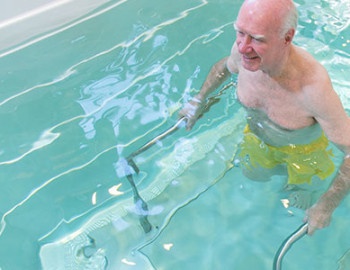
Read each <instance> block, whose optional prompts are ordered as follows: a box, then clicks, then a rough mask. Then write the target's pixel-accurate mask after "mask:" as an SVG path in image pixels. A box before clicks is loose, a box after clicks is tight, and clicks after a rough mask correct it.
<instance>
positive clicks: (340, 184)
mask: <svg viewBox="0 0 350 270" xmlns="http://www.w3.org/2000/svg"><path fill="white" fill-rule="evenodd" d="M349 191H350V155H347V156H346V157H345V158H344V161H343V164H342V165H341V166H340V168H339V172H338V175H337V176H336V178H335V179H334V180H333V182H332V184H331V185H330V187H329V189H328V190H327V191H326V192H325V193H324V194H323V195H322V196H321V198H320V199H319V202H318V203H321V204H323V207H325V208H327V210H328V211H331V212H333V211H334V210H335V209H336V208H337V207H338V205H339V204H340V203H341V201H342V200H343V199H344V197H345V196H346V195H347V194H348V193H349Z"/></svg>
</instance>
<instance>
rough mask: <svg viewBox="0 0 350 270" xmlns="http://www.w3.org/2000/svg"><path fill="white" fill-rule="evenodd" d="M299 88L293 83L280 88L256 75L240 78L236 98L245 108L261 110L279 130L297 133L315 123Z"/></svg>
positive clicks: (241, 76) (276, 84) (287, 83)
mask: <svg viewBox="0 0 350 270" xmlns="http://www.w3.org/2000/svg"><path fill="white" fill-rule="evenodd" d="M299 88H300V87H299V85H298V84H297V82H295V83H294V82H293V81H290V82H288V81H286V82H285V83H284V84H283V85H281V84H279V83H277V82H275V81H271V80H268V79H267V78H266V77H264V76H259V74H253V75H252V74H248V75H247V74H240V76H239V77H238V88H237V95H238V98H239V100H240V102H241V103H242V104H243V105H244V106H245V107H248V108H254V109H258V110H261V111H262V112H263V113H265V114H266V115H267V117H268V118H269V119H270V120H271V121H273V122H274V123H276V124H278V125H279V126H281V127H284V128H287V129H300V128H304V127H307V126H310V125H312V124H314V123H315V120H314V118H313V117H312V116H311V115H310V113H309V112H308V110H307V108H306V105H305V101H304V99H303V94H302V89H299Z"/></svg>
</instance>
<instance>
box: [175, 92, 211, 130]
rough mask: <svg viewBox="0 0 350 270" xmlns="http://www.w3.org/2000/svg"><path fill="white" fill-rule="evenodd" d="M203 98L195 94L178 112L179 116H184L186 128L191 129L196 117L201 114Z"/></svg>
mask: <svg viewBox="0 0 350 270" xmlns="http://www.w3.org/2000/svg"><path fill="white" fill-rule="evenodd" d="M204 107H205V106H204V104H203V100H202V99H201V98H200V97H199V96H198V95H197V96H195V97H193V98H192V99H191V100H190V101H189V102H188V103H186V104H185V105H184V107H183V108H182V109H181V111H180V112H179V117H186V118H187V123H186V129H187V130H191V129H192V127H193V126H194V124H195V123H196V121H197V119H198V118H199V117H200V116H201V115H202V114H203V110H204Z"/></svg>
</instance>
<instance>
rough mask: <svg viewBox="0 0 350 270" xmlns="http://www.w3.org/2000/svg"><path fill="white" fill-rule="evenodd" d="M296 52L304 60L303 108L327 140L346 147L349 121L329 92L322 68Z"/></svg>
mask: <svg viewBox="0 0 350 270" xmlns="http://www.w3.org/2000/svg"><path fill="white" fill-rule="evenodd" d="M299 52H300V54H299V55H300V57H302V59H303V60H304V61H302V64H301V65H302V66H301V70H302V71H303V76H302V77H303V85H304V86H303V91H302V92H303V94H302V97H303V100H304V106H305V108H307V110H308V111H309V112H310V114H311V115H312V116H313V117H314V118H315V119H316V121H317V122H319V123H320V125H321V126H322V128H323V130H324V131H325V133H326V135H327V136H328V138H329V139H330V140H332V141H333V142H335V143H337V144H339V145H346V146H349V145H350V137H349V136H348V134H349V133H350V118H349V117H348V116H347V114H346V112H345V110H344V107H343V104H342V102H341V100H340V98H339V96H338V94H337V92H336V91H335V90H334V88H333V85H332V82H331V78H330V77H329V74H328V72H327V70H326V68H325V67H324V66H323V65H322V64H321V63H319V62H318V61H317V60H316V59H315V58H314V57H313V56H312V55H311V54H309V53H308V52H306V51H304V50H303V49H300V51H299ZM345 134H347V135H345Z"/></svg>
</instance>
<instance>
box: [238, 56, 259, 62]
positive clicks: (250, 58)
mask: <svg viewBox="0 0 350 270" xmlns="http://www.w3.org/2000/svg"><path fill="white" fill-rule="evenodd" d="M242 57H243V59H244V60H248V61H251V60H256V59H258V58H259V56H247V55H242Z"/></svg>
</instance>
